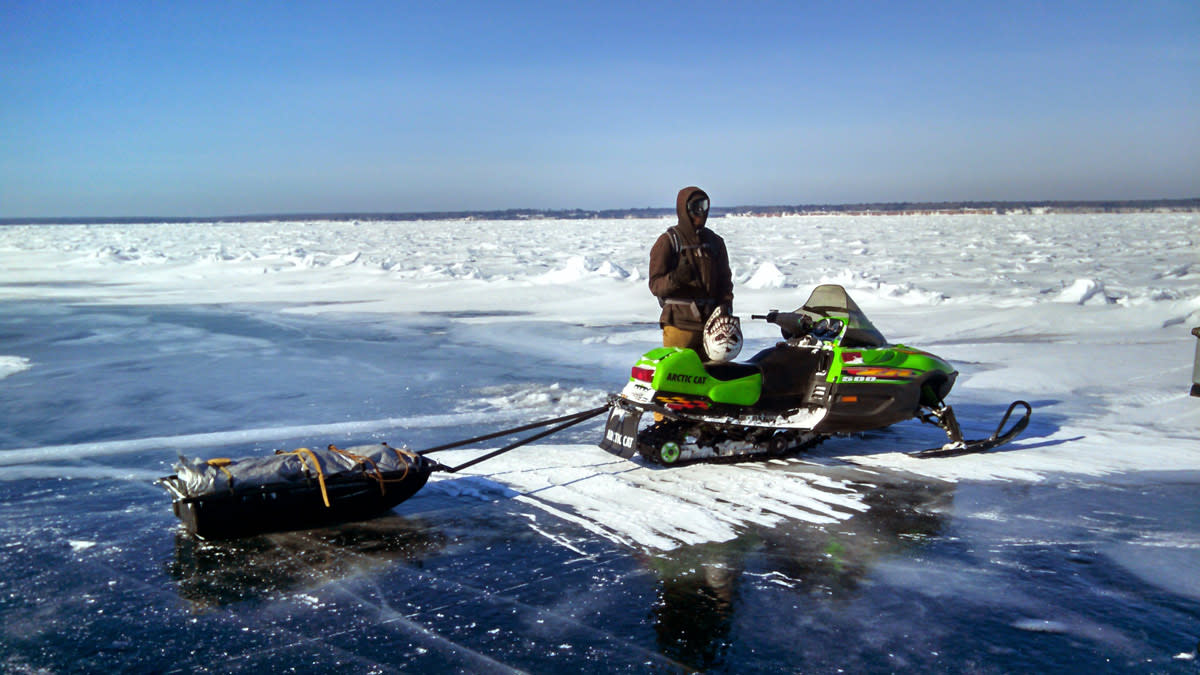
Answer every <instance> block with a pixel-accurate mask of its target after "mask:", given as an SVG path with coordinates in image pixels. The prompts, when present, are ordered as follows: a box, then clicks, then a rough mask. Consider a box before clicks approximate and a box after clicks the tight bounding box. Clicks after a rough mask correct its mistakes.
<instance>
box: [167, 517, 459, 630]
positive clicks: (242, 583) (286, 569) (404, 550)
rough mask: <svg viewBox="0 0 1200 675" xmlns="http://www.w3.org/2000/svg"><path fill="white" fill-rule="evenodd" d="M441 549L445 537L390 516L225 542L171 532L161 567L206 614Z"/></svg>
mask: <svg viewBox="0 0 1200 675" xmlns="http://www.w3.org/2000/svg"><path fill="white" fill-rule="evenodd" d="M445 544H446V535H445V534H444V533H442V532H440V531H438V530H437V529H436V528H432V527H430V526H429V525H428V524H427V523H425V522H424V521H423V520H422V519H420V518H403V517H400V516H395V515H391V516H386V517H382V518H376V519H373V520H367V521H363V522H359V523H350V524H345V525H341V526H339V527H335V528H328V529H320V530H308V531H303V532H288V533H276V534H268V535H261V536H257V537H249V538H245V539H239V540H234V541H226V542H205V541H201V540H198V539H196V538H195V537H192V536H190V535H187V534H184V533H177V534H176V535H175V555H174V557H173V558H172V559H171V561H170V563H169V565H168V568H167V569H168V574H169V575H170V577H171V579H173V580H174V581H175V582H176V583H177V584H178V588H179V595H180V596H181V597H183V598H184V599H186V600H187V601H188V602H189V603H191V605H192V606H193V607H195V608H206V607H217V606H221V605H227V604H230V603H236V602H245V601H255V600H257V601H264V600H270V599H273V598H279V597H282V596H285V595H288V594H291V593H294V592H297V591H303V590H305V589H310V588H318V587H320V586H324V585H326V584H329V583H333V582H337V581H340V580H343V579H346V578H348V577H353V576H358V575H370V574H374V573H377V572H379V571H380V570H382V569H384V568H385V567H386V566H387V565H389V564H393V563H397V562H400V563H404V564H419V562H420V560H421V558H422V557H424V556H426V555H428V554H429V553H431V552H434V551H437V550H439V549H441V548H442V547H444V546H445Z"/></svg>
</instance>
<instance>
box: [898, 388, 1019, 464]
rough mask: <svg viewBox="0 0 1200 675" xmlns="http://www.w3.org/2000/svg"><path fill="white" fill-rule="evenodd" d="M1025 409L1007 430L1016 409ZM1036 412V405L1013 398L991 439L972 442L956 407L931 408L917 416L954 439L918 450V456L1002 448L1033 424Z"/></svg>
mask: <svg viewBox="0 0 1200 675" xmlns="http://www.w3.org/2000/svg"><path fill="white" fill-rule="evenodd" d="M1018 406H1020V407H1023V408H1025V412H1024V413H1023V414H1022V415H1021V418H1020V419H1018V420H1017V421H1016V422H1013V425H1012V426H1011V427H1009V429H1008V430H1007V431H1005V429H1004V425H1005V424H1008V420H1009V418H1010V417H1012V414H1013V411H1014V410H1016V409H1017V407H1018ZM1032 413H1033V408H1032V407H1030V405H1029V404H1028V403H1026V402H1025V401H1013V402H1012V403H1010V404H1009V406H1008V410H1006V411H1005V412H1004V417H1001V418H1000V424H998V425H996V430H995V431H993V432H992V435H991V436H988V437H987V438H983V439H979V440H974V441H968V440H965V439H964V438H963V435H962V428H961V427H959V426H958V419H957V418H956V417H955V416H954V409H953V408H951V407H950V406H948V405H939V406H938V407H936V408H931V409H930V410H929V412H927V413H925V414H923V415H917V419H919V420H921V421H922V422H925V423H927V424H932V425H934V426H936V427H938V428H939V429H941V430H942V431H945V432H946V435H947V436H948V437H949V438H950V442H949V443H946V444H945V445H943V446H942V447H940V448H929V449H928V450H921V451H920V452H914V453H912V455H913V456H914V457H956V456H958V455H969V454H971V453H973V452H984V451H986V450H991V449H992V448H995V447H999V446H1001V445H1004V444H1005V443H1008V442H1009V441H1011V440H1012V439H1014V438H1016V437H1017V436H1019V435H1020V434H1021V432H1022V431H1024V430H1025V427H1027V426H1029V416H1030V414H1032Z"/></svg>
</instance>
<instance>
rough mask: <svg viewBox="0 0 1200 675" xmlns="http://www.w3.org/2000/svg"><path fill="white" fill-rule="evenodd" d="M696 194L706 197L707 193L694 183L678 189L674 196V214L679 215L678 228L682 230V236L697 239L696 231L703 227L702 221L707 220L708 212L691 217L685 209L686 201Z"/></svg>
mask: <svg viewBox="0 0 1200 675" xmlns="http://www.w3.org/2000/svg"><path fill="white" fill-rule="evenodd" d="M697 194H700V195H703V196H704V198H706V199H707V198H708V193H706V192H705V191H704V190H701V189H700V188H698V187H696V186H695V185H690V186H688V187H685V188H683V189H682V190H680V191H679V194H678V195H676V197H675V214H676V215H677V216H679V229H680V230H682V232H683V235H684V238H686V239H689V240H693V241H694V240H696V239H697V235H696V233H697V231H699V230H700V229H702V228H703V227H704V223H706V222H707V221H708V214H705V215H703V216H699V217H693V216H692V215H691V214H689V213H688V211H687V203H688V201H689V200H690V199H691V198H692V197H694V196H696V195H697Z"/></svg>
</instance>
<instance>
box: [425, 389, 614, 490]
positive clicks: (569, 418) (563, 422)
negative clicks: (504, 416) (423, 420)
mask: <svg viewBox="0 0 1200 675" xmlns="http://www.w3.org/2000/svg"><path fill="white" fill-rule="evenodd" d="M607 411H608V406H607V405H603V406H600V407H599V408H592V409H591V410H584V411H582V412H577V413H571V414H570V415H563V416H562V417H555V418H554V419H550V420H542V421H540V422H530V423H529V424H523V425H521V426H519V427H513V428H511V429H503V430H501V431H497V432H494V433H490V434H485V435H483V436H476V437H475V438H468V439H466V440H462V441H454V442H453V443H446V444H445V445H439V446H436V447H433V448H428V449H425V450H418V451H417V454H418V455H428V454H430V453H433V452H438V451H440V450H449V449H451V448H461V447H462V446H464V445H470V444H472V443H478V442H480V441H486V440H490V439H493V438H499V437H500V436H508V435H509V434H519V433H521V432H523V431H529V430H530V429H537V428H539V427H545V426H550V425H551V424H555V425H557V426H554V427H551V428H550V429H547V430H545V431H542V432H539V433H536V434H534V435H532V436H530V437H529V438H524V439H521V440H519V441H514V442H513V443H509V444H508V445H506V446H504V447H503V448H500V449H499V450H493V451H492V452H489V453H488V454H486V455H483V456H482V457H476V458H475V459H473V460H471V461H469V462H466V463H463V464H459V465H458V466H454V467H450V466H446V465H445V464H442V463H440V462H437V461H435V460H430V461H432V462H433V463H434V465H435V466H434V467H433V470H434V471H445V472H446V473H455V472H456V471H461V470H463V469H465V468H467V467H469V466H475V465H476V464H478V463H480V462H482V461H484V460H487V459H491V458H493V457H495V456H496V455H500V454H503V453H506V452H508V451H509V450H513V449H516V448H519V447H521V446H522V445H527V444H529V443H532V442H534V441H536V440H538V439H539V438H545V437H546V436H549V435H550V434H556V433H558V432H560V431H562V430H563V429H566V428H569V427H573V426H575V425H576V424H579V423H581V422H586V421H587V420H590V419H592V418H593V417H596V416H597V415H599V414H601V413H603V412H607Z"/></svg>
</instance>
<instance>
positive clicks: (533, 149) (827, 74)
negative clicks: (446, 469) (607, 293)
mask: <svg viewBox="0 0 1200 675" xmlns="http://www.w3.org/2000/svg"><path fill="white" fill-rule="evenodd" d="M1197 36H1200V2H1195V1H1194V0H1188V1H1184V2H1114V3H1107V2H1078V3H1076V2H1047V3H1021V2H1014V3H1009V2H1006V3H963V2H939V3H925V2H917V3H827V2H812V3H807V2H779V3H774V2H746V3H736V2H712V3H708V2H689V3H653V2H649V3H648V2H630V3H624V2H604V3H575V2H545V3H540V2H539V3H495V2H478V3H476V2H444V3H401V2H378V3H375V2H344V3H308V2H281V3H270V2H239V3H223V2H195V3H191V2H174V3H163V2H147V3H140V2H117V1H112V0H110V1H107V2H8V1H7V0H0V217H9V218H12V217H34V216H45V217H53V216H64V217H66V216H139V215H164V216H209V215H235V214H254V213H280V212H290V213H294V212H346V211H360V212H370V211H434V210H462V209H471V210H474V209H505V208H522V207H531V208H588V209H599V208H624V207H646V206H656V207H662V206H667V207H669V206H671V205H673V203H674V201H673V200H674V194H675V192H676V190H678V188H680V187H682V186H684V185H688V184H697V185H700V186H702V187H704V188H705V189H706V190H707V191H708V192H709V193H710V194H711V195H712V197H713V200H714V204H715V205H718V206H720V205H728V206H732V205H747V204H798V203H847V202H863V201H871V202H874V201H901V200H903V201H944V200H1060V199H1061V200H1075V199H1151V198H1182V197H1196V196H1200V38H1198V37H1197Z"/></svg>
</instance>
